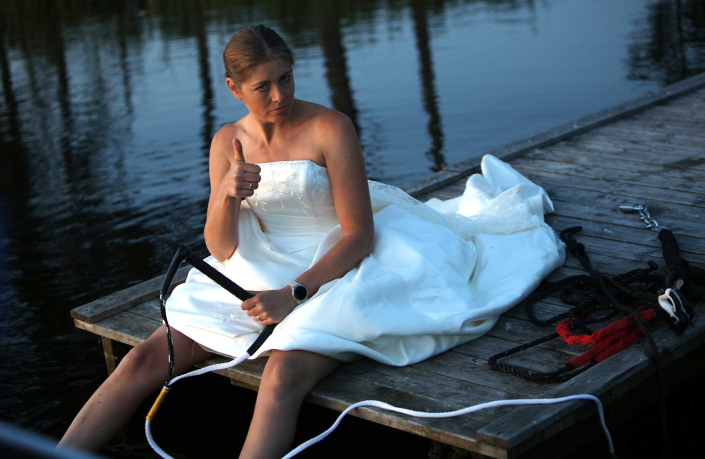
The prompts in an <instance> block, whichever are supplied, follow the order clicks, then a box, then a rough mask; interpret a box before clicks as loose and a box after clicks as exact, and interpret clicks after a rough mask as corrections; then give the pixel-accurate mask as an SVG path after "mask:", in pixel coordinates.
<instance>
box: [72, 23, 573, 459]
mask: <svg viewBox="0 0 705 459" xmlns="http://www.w3.org/2000/svg"><path fill="white" fill-rule="evenodd" d="M223 58H224V62H225V68H226V77H227V78H226V82H227V85H228V88H229V89H230V91H231V92H232V94H233V95H234V96H235V97H236V98H237V99H238V100H240V101H242V102H243V103H244V104H245V105H246V106H247V108H248V110H249V112H250V113H249V114H248V115H247V116H245V117H244V118H242V119H241V120H239V121H237V122H235V123H232V124H228V125H225V126H223V128H222V129H220V130H219V131H218V133H216V135H215V136H214V138H213V142H212V146H211V153H210V164H209V170H210V179H211V195H210V200H209V203H208V213H207V219H206V226H205V230H204V237H205V240H206V246H207V247H208V250H209V251H210V253H211V255H212V257H209V258H207V259H206V261H208V262H209V263H210V264H211V265H212V266H214V267H215V268H216V269H218V270H220V271H221V272H223V273H224V274H226V275H228V276H229V277H232V278H233V279H234V280H236V281H237V282H238V283H239V284H240V285H241V286H243V287H244V288H246V289H248V290H250V291H253V293H256V296H255V297H254V298H252V299H249V300H247V301H244V302H242V303H240V302H239V300H237V299H235V298H234V297H233V296H232V295H230V294H229V293H227V292H226V291H225V290H223V289H222V288H220V287H219V286H217V285H216V284H214V283H213V282H212V281H210V280H209V279H208V278H206V277H205V276H203V275H202V274H200V273H199V272H197V271H196V270H192V271H191V272H190V273H189V276H188V279H187V281H186V283H184V284H182V285H180V286H178V287H177V288H176V289H174V292H173V293H172V295H171V297H170V298H169V301H168V304H167V313H168V315H169V321H170V323H171V324H172V327H173V328H174V329H175V330H174V331H173V332H172V333H173V340H174V346H175V356H176V358H175V364H176V368H175V373H176V374H181V373H183V372H185V371H186V370H188V369H189V368H190V367H192V366H193V365H194V364H196V363H198V362H200V361H202V360H204V359H206V358H208V357H209V356H211V355H212V354H211V353H210V352H209V351H208V350H206V349H211V350H215V351H217V352H218V353H221V354H225V355H229V356H239V355H241V354H242V353H243V352H244V351H245V350H246V349H247V348H248V347H249V345H250V344H251V343H252V342H253V341H254V340H255V338H256V337H257V335H258V333H259V332H260V331H261V330H262V329H263V328H264V327H265V326H266V325H269V324H272V323H278V324H279V325H278V326H277V328H276V329H275V330H274V332H273V333H272V335H271V336H270V337H269V338H268V340H267V341H266V342H265V343H264V344H263V345H262V347H261V348H260V349H259V350H258V351H257V352H256V353H255V355H253V356H252V357H251V358H256V357H258V356H260V355H262V354H264V353H266V352H269V351H271V355H270V357H269V360H268V361H267V364H266V366H265V369H264V372H263V375H262V380H261V384H260V388H259V392H258V395H257V402H256V406H255V412H254V415H253V418H252V423H251V425H250V429H249V432H248V435H247V439H246V441H245V444H244V446H243V449H242V452H241V454H240V457H241V458H250V457H252V458H255V457H256V458H269V457H272V458H274V457H281V456H283V455H285V454H286V453H287V452H288V451H289V449H290V447H291V442H292V439H293V437H294V431H295V426H296V419H297V414H298V411H299V408H300V406H301V402H302V400H303V398H304V397H305V396H306V394H307V393H308V392H309V391H310V390H311V389H312V388H313V387H314V386H315V385H316V383H317V382H318V381H320V380H321V378H323V377H325V376H326V375H328V374H329V373H330V372H331V371H333V370H334V369H335V368H336V367H337V366H338V365H339V364H340V363H341V361H351V360H355V359H357V358H360V357H361V356H367V357H370V358H373V359H375V360H378V361H380V362H384V363H387V364H390V365H408V364H411V363H415V362H418V361H420V360H423V359H425V358H428V357H430V356H432V355H435V354H438V353H440V352H443V351H445V350H447V349H449V348H451V347H453V346H455V345H458V344H461V343H464V342H467V341H469V340H471V339H474V338H477V337H479V336H481V335H483V334H484V333H486V332H487V331H488V330H489V329H490V328H491V327H492V326H493V325H494V323H495V322H496V321H497V318H498V317H499V315H500V314H501V313H502V312H504V311H506V310H507V309H509V308H510V307H511V306H513V305H514V304H516V303H517V302H518V301H520V300H521V299H522V298H523V297H525V296H526V295H528V293H530V292H531V291H532V290H533V289H534V288H535V287H536V285H537V284H538V282H540V280H541V279H542V278H543V277H545V276H546V275H548V273H550V272H551V271H552V270H553V269H554V268H556V267H557V266H559V265H560V264H562V262H563V257H564V250H563V247H562V245H561V244H560V243H559V242H558V241H557V239H556V237H555V235H554V233H553V231H552V230H551V229H550V228H549V227H548V226H546V225H545V224H544V223H543V213H544V211H550V210H552V205H551V203H550V200H549V199H548V197H547V196H546V194H545V192H543V190H542V189H541V188H539V187H537V186H536V185H534V184H532V183H531V182H529V181H528V180H526V179H525V178H523V177H522V176H521V175H519V174H518V173H516V172H515V171H513V170H512V169H511V168H510V167H509V166H507V165H506V164H504V163H501V162H500V161H498V160H496V159H495V158H492V157H488V158H485V159H484V160H483V171H484V174H485V175H484V176H480V175H475V176H473V177H471V178H470V180H469V181H468V186H467V190H466V192H465V194H464V195H463V196H462V197H460V198H457V199H454V200H450V201H445V202H440V201H437V202H430V203H429V204H430V205H432V206H434V208H435V210H434V209H432V208H431V207H429V206H428V205H424V204H421V203H420V202H418V201H416V200H414V199H413V198H411V197H409V196H408V195H406V194H405V193H403V192H402V191H401V190H398V189H397V188H394V187H390V186H387V185H383V184H379V183H375V182H368V181H367V180H366V176H365V165H364V161H363V157H362V153H361V151H360V146H359V142H358V139H357V135H356V133H355V129H354V127H353V125H352V123H351V122H350V120H349V119H348V118H347V117H346V116H345V115H342V114H340V113H339V112H336V111H335V110H330V109H327V108H325V107H322V106H320V105H316V104H313V103H309V102H305V101H302V100H297V99H295V98H294V79H293V73H292V66H293V64H294V58H293V55H292V53H291V51H290V50H289V48H288V47H287V46H286V44H284V42H283V41H282V40H281V38H280V37H279V36H278V35H277V34H276V33H275V32H274V31H273V30H272V29H268V28H266V27H264V26H262V25H260V26H257V27H250V28H247V29H244V30H243V31H241V32H239V33H237V34H235V35H234V36H233V37H232V38H231V40H230V42H229V43H228V45H227V47H226V49H225V52H224V54H223ZM516 185H521V186H516ZM165 335H166V333H165V330H164V327H161V328H160V329H159V330H157V331H156V332H155V333H154V334H153V335H152V336H151V337H150V338H148V339H147V340H145V341H144V342H143V343H142V344H140V345H138V346H137V347H135V348H134V349H133V350H132V351H131V352H130V353H128V355H127V356H126V357H125V358H124V359H123V361H122V362H121V363H120V365H119V366H118V368H117V369H116V370H115V372H114V373H113V374H112V375H111V376H110V377H109V378H108V379H107V380H106V381H105V382H104V383H103V385H101V386H100V388H99V389H98V390H97V391H96V393H95V394H94V395H93V396H92V397H91V398H90V400H89V401H88V402H87V403H86V405H85V406H84V407H83V409H82V410H81V411H80V412H79V414H78V415H77V416H76V419H75V420H74V421H73V423H72V424H71V426H70V427H69V429H68V431H67V432H66V435H65V436H64V438H63V439H62V441H61V443H60V444H66V445H73V446H77V447H80V448H85V449H98V448H100V447H101V446H102V445H104V444H105V443H107V442H108V441H109V439H110V438H111V437H112V436H113V435H114V434H115V433H116V432H117V430H118V429H120V427H121V426H123V425H124V424H125V423H126V422H127V420H128V419H129V418H130V416H131V415H132V414H133V413H134V411H135V409H136V408H137V407H138V406H139V404H140V403H141V402H142V401H143V400H144V398H145V397H147V396H148V395H150V394H152V393H153V392H154V391H155V390H156V389H158V388H159V387H160V385H161V384H162V383H163V382H164V375H165V373H166V358H165V356H166V355H167V340H166V336H165ZM194 343H199V344H201V345H202V346H204V347H205V348H202V347H201V346H194ZM271 432H277V435H271Z"/></svg>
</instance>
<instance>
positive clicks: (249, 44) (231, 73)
mask: <svg viewBox="0 0 705 459" xmlns="http://www.w3.org/2000/svg"><path fill="white" fill-rule="evenodd" d="M274 59H283V60H285V61H287V62H289V63H290V64H291V65H294V53H293V52H292V51H291V49H290V48H289V47H288V46H287V44H286V43H284V40H282V38H281V37H280V36H279V34H277V33H276V32H275V31H274V29H270V28H269V27H265V26H264V25H262V24H260V25H256V26H251V27H247V28H245V29H242V30H241V31H239V32H237V33H236V34H235V35H233V36H232V37H231V38H230V41H228V44H227V45H226V46H225V51H223V64H224V65H225V77H226V78H230V79H231V80H233V82H234V83H235V86H236V87H237V89H238V90H239V89H240V87H241V85H242V83H243V82H245V81H246V80H247V79H248V78H249V77H250V74H251V73H252V70H253V69H254V68H255V67H256V66H257V65H259V64H262V63H264V62H269V61H271V60H274Z"/></svg>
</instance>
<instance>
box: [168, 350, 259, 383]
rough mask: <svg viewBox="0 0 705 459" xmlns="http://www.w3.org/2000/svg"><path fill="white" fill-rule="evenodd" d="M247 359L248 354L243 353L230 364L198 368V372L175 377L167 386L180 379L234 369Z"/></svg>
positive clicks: (194, 371)
mask: <svg viewBox="0 0 705 459" xmlns="http://www.w3.org/2000/svg"><path fill="white" fill-rule="evenodd" d="M248 358H250V354H248V353H247V352H245V353H244V354H242V355H241V356H240V357H238V358H236V359H235V360H231V361H230V362H225V363H216V364H215V365H208V366H207V367H203V368H199V369H198V370H193V371H192V372H190V373H186V374H183V375H181V376H177V377H176V378H174V379H172V380H171V383H170V384H169V385H170V386H172V385H174V383H175V382H176V381H178V380H180V379H184V378H190V377H191V376H198V375H202V374H204V373H210V372H211V371H218V370H225V369H226V368H230V367H234V366H235V365H239V364H240V363H241V362H244V361H245V360H247V359H248Z"/></svg>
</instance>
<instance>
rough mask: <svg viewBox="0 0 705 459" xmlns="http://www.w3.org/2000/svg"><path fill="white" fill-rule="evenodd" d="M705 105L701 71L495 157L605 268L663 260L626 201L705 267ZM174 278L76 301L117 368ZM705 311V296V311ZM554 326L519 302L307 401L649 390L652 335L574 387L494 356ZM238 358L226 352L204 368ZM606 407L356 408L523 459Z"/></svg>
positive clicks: (698, 339) (453, 177)
mask: <svg viewBox="0 0 705 459" xmlns="http://www.w3.org/2000/svg"><path fill="white" fill-rule="evenodd" d="M704 108H705V74H701V75H697V76H695V77H692V78H689V79H687V80H684V81H682V82H679V83H676V84H675V85H671V86H669V87H667V88H664V89H662V90H660V91H657V92H655V93H652V94H647V95H646V96H643V97H640V98H637V99H634V100H631V101H627V102H625V103H623V104H619V105H618V106H615V107H612V108H609V109H606V110H603V111H601V112H598V113H595V114H593V115H589V116H587V117H584V118H581V119H579V120H575V121H573V122H570V123H566V124H564V125H562V126H559V127H557V128H555V129H550V130H547V131H544V132H542V133H540V134H538V135H536V136H533V137H530V138H528V139H524V140H521V141H518V142H514V143H512V144H509V145H506V146H504V147H501V148H499V149H496V150H494V151H492V152H490V153H491V154H493V155H495V156H497V157H498V158H500V159H502V160H504V161H508V162H510V164H511V165H512V166H513V167H515V168H516V169H517V170H518V171H519V172H521V173H522V174H524V175H525V176H526V177H528V178H529V179H531V180H532V181H534V182H536V183H537V184H539V185H541V186H543V187H544V188H545V189H546V190H547V192H548V193H549V195H550V196H551V198H552V200H553V201H554V204H555V207H556V212H555V214H552V215H549V216H547V218H546V222H547V223H548V224H549V225H551V226H552V227H553V228H554V229H556V230H561V229H564V228H567V227H570V226H578V225H580V226H582V227H583V231H582V232H581V233H580V234H579V235H578V236H577V238H578V239H579V240H580V241H581V242H583V243H584V244H585V246H586V248H587V251H588V253H589V254H590V257H591V260H592V262H593V266H594V267H595V268H596V269H598V270H600V271H601V272H604V273H607V274H618V273H621V272H625V271H628V270H630V269H634V268H637V267H643V266H645V263H646V261H648V260H653V261H656V262H657V263H658V264H659V265H663V261H662V254H661V248H660V243H659V241H658V240H657V238H656V237H655V234H654V233H652V232H651V231H649V230H647V229H645V228H644V226H643V223H642V222H641V221H640V220H639V218H638V214H631V215H630V214H623V213H620V212H619V211H618V210H617V208H618V206H619V205H621V204H637V203H646V204H648V205H649V208H650V209H651V210H652V215H653V216H654V218H655V219H656V220H658V221H659V222H660V223H661V224H662V225H663V226H665V227H667V228H669V229H672V230H673V231H674V232H675V233H676V235H677V237H678V241H679V244H680V247H681V250H682V254H683V256H684V257H685V258H687V259H688V260H690V261H691V262H692V263H696V264H701V265H705V232H703V231H702V230H703V224H702V221H703V218H702V217H703V215H704V214H705V185H703V184H704V183H705V180H703V178H705V134H703V132H704V131H703V129H702V128H703V126H705V115H703V113H705V110H703V109H704ZM479 165H480V159H479V158H473V159H469V160H467V161H463V162H461V163H458V164H455V165H452V166H449V167H446V168H445V169H444V170H442V171H440V172H437V173H435V174H432V175H430V176H429V177H427V178H426V179H424V180H422V181H420V182H418V183H416V184H414V185H412V186H411V187H409V188H407V191H408V192H409V193H410V194H412V195H413V196H416V197H418V198H419V199H421V200H422V201H425V200H428V199H430V198H438V199H449V198H454V197H457V196H459V195H461V194H462V192H463V190H464V188H465V186H464V185H465V181H466V179H467V177H468V176H469V175H470V174H472V173H476V172H478V171H479ZM188 269H189V268H182V269H181V270H180V271H179V273H178V275H177V278H176V280H175V282H174V283H173V284H172V288H173V287H174V286H175V285H177V284H178V283H180V282H183V280H184V279H185V277H186V272H187V270H188ZM576 274H585V273H584V271H583V270H582V268H581V266H580V265H579V263H578V262H577V260H575V259H573V258H571V257H569V258H568V259H567V260H566V263H565V265H564V266H563V267H562V268H560V269H558V270H556V271H555V272H554V273H552V274H551V275H550V276H549V278H548V279H549V280H559V279H562V278H565V277H566V276H571V275H576ZM162 281H163V277H161V278H157V279H152V280H150V281H148V282H145V283H143V284H139V285H136V286H133V287H130V288H129V289H126V290H124V291H122V292H118V293H116V294H113V295H109V296H107V297H105V298H102V299H100V300H97V301H95V302H93V303H90V304H88V305H84V306H81V307H79V308H76V309H74V310H73V311H72V316H73V318H74V320H75V323H76V326H77V327H79V328H81V329H84V330H86V331H89V332H91V333H95V334H97V335H100V336H101V337H102V339H103V343H104V348H105V352H106V363H107V364H108V367H109V369H110V366H111V364H112V365H113V367H114V364H115V359H114V356H113V353H112V347H111V346H112V341H119V342H122V343H125V344H128V345H131V346H135V345H137V344H139V343H140V342H142V341H143V340H144V339H146V338H147V337H149V336H150V335H151V334H152V333H153V332H154V331H155V330H156V329H157V328H158V327H159V326H161V316H160V314H159V308H158V299H157V297H158V290H159V287H160V286H161V283H162ZM567 309H568V307H567V306H565V305H563V304H562V303H561V302H560V301H559V300H558V299H557V298H551V297H549V298H545V299H543V300H541V301H539V302H537V303H536V305H535V312H536V314H537V315H538V316H539V317H542V318H547V317H549V316H552V315H555V314H558V313H560V312H563V311H566V310H567ZM703 309H705V308H703V307H702V305H698V312H699V314H702V313H703V312H704V311H703ZM694 325H695V326H694V327H691V328H689V329H688V330H687V331H686V333H685V334H684V335H683V336H680V337H679V336H676V335H674V334H673V333H671V332H670V331H669V330H667V329H665V328H663V327H661V328H659V329H657V330H656V331H655V332H654V338H655V339H656V343H657V344H658V346H659V349H660V351H661V353H662V363H663V364H664V366H665V370H666V371H668V367H669V363H670V362H672V361H675V360H678V359H682V358H683V357H684V356H686V355H688V354H689V353H690V354H691V355H692V353H693V350H694V349H697V348H699V347H700V346H701V345H702V341H703V337H704V336H705V320H702V318H701V317H700V316H698V317H697V318H696V321H695V322H694ZM599 326H601V325H600V324H596V326H595V328H596V327H599ZM551 331H552V329H550V328H543V327H539V326H537V325H535V324H533V323H532V322H530V321H529V319H528V316H527V313H526V309H525V306H524V304H519V305H517V306H515V307H514V308H512V309H511V310H509V311H508V312H506V313H505V314H504V315H503V316H502V317H501V318H500V319H499V321H498V322H497V324H496V325H495V327H494V328H493V329H492V330H491V331H490V332H489V333H488V334H487V335H485V336H483V337H482V338H480V339H477V340H474V341H470V342H468V343H466V344H463V345H460V346H457V347H455V348H454V349H451V350H449V351H448V352H445V353H443V354H440V355H438V356H435V357H433V358H431V359H427V360H425V361H423V362H419V363H417V364H415V365H411V366H408V367H390V366H386V365H382V364H380V363H378V362H374V361H371V360H369V359H361V360H358V361H356V362H351V363H348V364H345V365H342V366H340V367H339V368H338V369H336V371H334V372H333V373H332V374H331V375H329V377H327V378H325V379H324V380H322V381H321V382H320V383H319V384H318V385H317V386H316V387H315V388H314V389H313V390H312V391H311V393H310V394H309V395H308V397H307V398H306V400H307V401H308V402H311V403H315V404H318V405H321V406H324V407H327V408H330V409H333V410H336V411H343V410H345V409H346V408H348V407H349V406H350V405H352V404H354V403H356V402H358V401H360V400H367V399H374V400H382V401H385V402H387V403H390V404H393V405H396V406H400V407H404V408H410V409H415V410H419V411H451V410H457V409H460V408H464V407H466V406H470V405H474V404H477V403H483V402H487V401H491V400H505V399H511V398H537V397H558V396H563V395H572V394H577V393H589V394H593V395H596V396H598V397H599V398H600V399H601V400H602V401H603V402H604V403H609V404H611V405H610V406H616V405H617V404H619V403H623V401H624V400H626V399H627V397H626V395H627V394H635V393H636V392H637V391H638V390H641V389H640V387H641V386H640V384H641V383H642V382H643V381H645V380H646V379H647V378H650V377H652V375H653V373H654V367H653V365H652V364H651V363H650V361H649V358H648V353H647V348H646V345H645V343H644V342H643V341H642V342H640V343H637V344H636V345H635V346H632V347H631V348H629V349H627V350H625V351H622V352H621V353H619V354H617V355H615V356H612V357H610V358H609V359H607V360H605V361H604V362H601V363H600V364H598V365H596V366H595V367H593V368H591V369H590V370H588V371H586V372H584V373H582V374H580V375H578V376H577V377H575V378H573V379H571V380H569V381H568V382H565V383H562V384H555V385H545V384H539V383H533V382H527V381H524V380H522V379H519V378H517V377H515V376H512V375H508V374H504V373H498V372H494V371H491V370H490V369H489V367H488V366H487V364H486V360H487V359H488V358H489V357H490V356H492V355H494V354H496V353H498V352H501V351H504V350H507V349H509V348H511V347H514V346H516V345H518V344H523V343H526V342H528V341H531V340H534V339H536V338H538V337H541V336H545V335H547V334H549V333H550V332H551ZM582 352H584V350H583V349H582V348H578V347H571V346H567V345H566V344H565V343H563V342H562V341H561V340H560V339H556V340H552V341H549V342H546V343H543V344H541V345H539V346H537V347H534V348H531V349H529V350H526V351H523V352H521V353H519V354H516V355H514V356H511V357H508V358H507V359H506V360H507V361H509V362H512V363H515V364H517V365H521V366H524V367H527V368H532V369H536V370H539V371H550V370H555V369H557V368H559V367H561V366H562V365H564V364H565V362H566V361H567V360H569V359H571V358H572V357H574V356H575V355H579V354H581V353H582ZM225 360H226V359H225V358H224V357H222V356H214V357H212V358H211V359H209V360H208V361H206V362H204V363H202V364H201V365H200V366H204V365H207V364H211V363H216V362H223V361H225ZM266 361H267V357H263V358H259V359H256V360H248V361H246V362H243V363H242V364H240V365H238V366H237V367H234V368H230V369H228V370H223V371H220V372H218V373H219V374H221V375H223V376H225V377H228V378H230V380H231V381H232V382H233V383H234V384H237V385H240V386H242V387H246V388H249V389H252V390H257V389H258V387H259V384H260V381H261V377H262V372H263V370H264V366H265V364H266ZM594 412H595V409H594V406H592V405H591V404H589V403H587V402H575V403H570V404H563V405H552V406H540V407H530V406H526V407H521V408H509V407H504V408H497V409H492V410H488V411H483V412H479V413H476V414H473V415H471V416H462V417H458V418H450V419H425V418H414V417H409V416H406V415H402V414H399V413H394V412H388V411H384V410H381V409H378V408H361V409H356V410H354V411H353V412H351V414H352V415H354V416H358V417H360V418H363V419H367V420H370V421H372V422H376V423H379V424H383V425H387V426H390V427H393V428H396V429H399V430H403V431H405V432H409V433H412V434H415V435H420V436H424V437H426V438H429V439H433V440H436V441H439V442H442V443H446V444H450V445H454V446H456V447H459V448H463V449H466V450H468V451H473V452H476V453H479V454H481V455H485V456H488V457H496V458H507V459H509V458H514V457H518V456H521V455H526V454H531V451H532V448H536V447H537V446H538V445H540V443H541V442H545V441H546V440H548V439H551V438H554V437H555V436H556V435H557V434H559V433H560V432H562V431H564V430H565V429H567V428H570V427H571V426H573V425H576V423H579V422H580V421H581V420H582V419H584V418H585V417H586V416H589V415H590V414H591V413H594ZM608 422H610V420H609V419H608ZM593 431H594V429H593Z"/></svg>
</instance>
